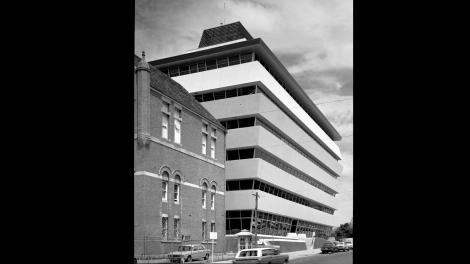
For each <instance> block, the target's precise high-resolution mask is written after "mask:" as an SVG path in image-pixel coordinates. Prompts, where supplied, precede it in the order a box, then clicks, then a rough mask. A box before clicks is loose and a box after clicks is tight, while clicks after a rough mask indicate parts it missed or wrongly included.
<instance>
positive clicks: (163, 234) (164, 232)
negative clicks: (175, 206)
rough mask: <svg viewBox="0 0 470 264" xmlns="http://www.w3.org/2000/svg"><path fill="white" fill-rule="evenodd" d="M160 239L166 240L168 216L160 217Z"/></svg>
mask: <svg viewBox="0 0 470 264" xmlns="http://www.w3.org/2000/svg"><path fill="white" fill-rule="evenodd" d="M162 239H163V240H167V239H168V216H163V217H162Z"/></svg>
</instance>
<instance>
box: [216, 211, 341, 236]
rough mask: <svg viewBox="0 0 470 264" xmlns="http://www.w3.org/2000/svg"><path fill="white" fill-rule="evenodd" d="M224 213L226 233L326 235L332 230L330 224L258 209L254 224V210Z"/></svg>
mask: <svg viewBox="0 0 470 264" xmlns="http://www.w3.org/2000/svg"><path fill="white" fill-rule="evenodd" d="M225 212H226V214H225V216H226V222H225V223H226V224H225V229H226V234H227V235H230V234H236V233H238V232H240V231H241V230H242V229H246V230H249V231H250V232H252V233H254V231H255V227H256V228H257V233H258V234H263V235H272V236H286V235H287V233H297V234H305V235H306V236H307V237H312V235H313V232H315V237H328V236H329V235H330V233H331V231H332V227H331V226H325V225H320V224H316V223H312V222H307V221H303V220H300V219H296V218H291V217H285V216H281V215H276V214H272V213H268V212H263V211H259V210H258V223H257V225H256V221H255V212H254V210H230V211H225Z"/></svg>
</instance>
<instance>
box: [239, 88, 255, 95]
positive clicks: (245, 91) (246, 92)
mask: <svg viewBox="0 0 470 264" xmlns="http://www.w3.org/2000/svg"><path fill="white" fill-rule="evenodd" d="M255 89H256V87H255V86H249V87H243V88H238V96H242V95H249V94H255Z"/></svg>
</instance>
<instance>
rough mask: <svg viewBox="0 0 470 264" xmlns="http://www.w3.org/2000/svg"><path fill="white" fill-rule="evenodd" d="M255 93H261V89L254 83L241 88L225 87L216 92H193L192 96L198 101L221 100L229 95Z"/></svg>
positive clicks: (229, 96)
mask: <svg viewBox="0 0 470 264" xmlns="http://www.w3.org/2000/svg"><path fill="white" fill-rule="evenodd" d="M255 93H261V89H259V88H258V87H257V86H256V85H252V86H247V87H241V88H234V89H226V90H221V91H216V92H205V93H199V94H195V95H194V98H196V100H197V101H198V102H208V101H214V100H221V99H226V98H231V97H238V96H244V95H250V94H255Z"/></svg>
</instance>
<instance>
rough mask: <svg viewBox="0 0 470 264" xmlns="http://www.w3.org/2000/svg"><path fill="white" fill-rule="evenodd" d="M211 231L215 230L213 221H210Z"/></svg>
mask: <svg viewBox="0 0 470 264" xmlns="http://www.w3.org/2000/svg"><path fill="white" fill-rule="evenodd" d="M211 232H215V223H211Z"/></svg>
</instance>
